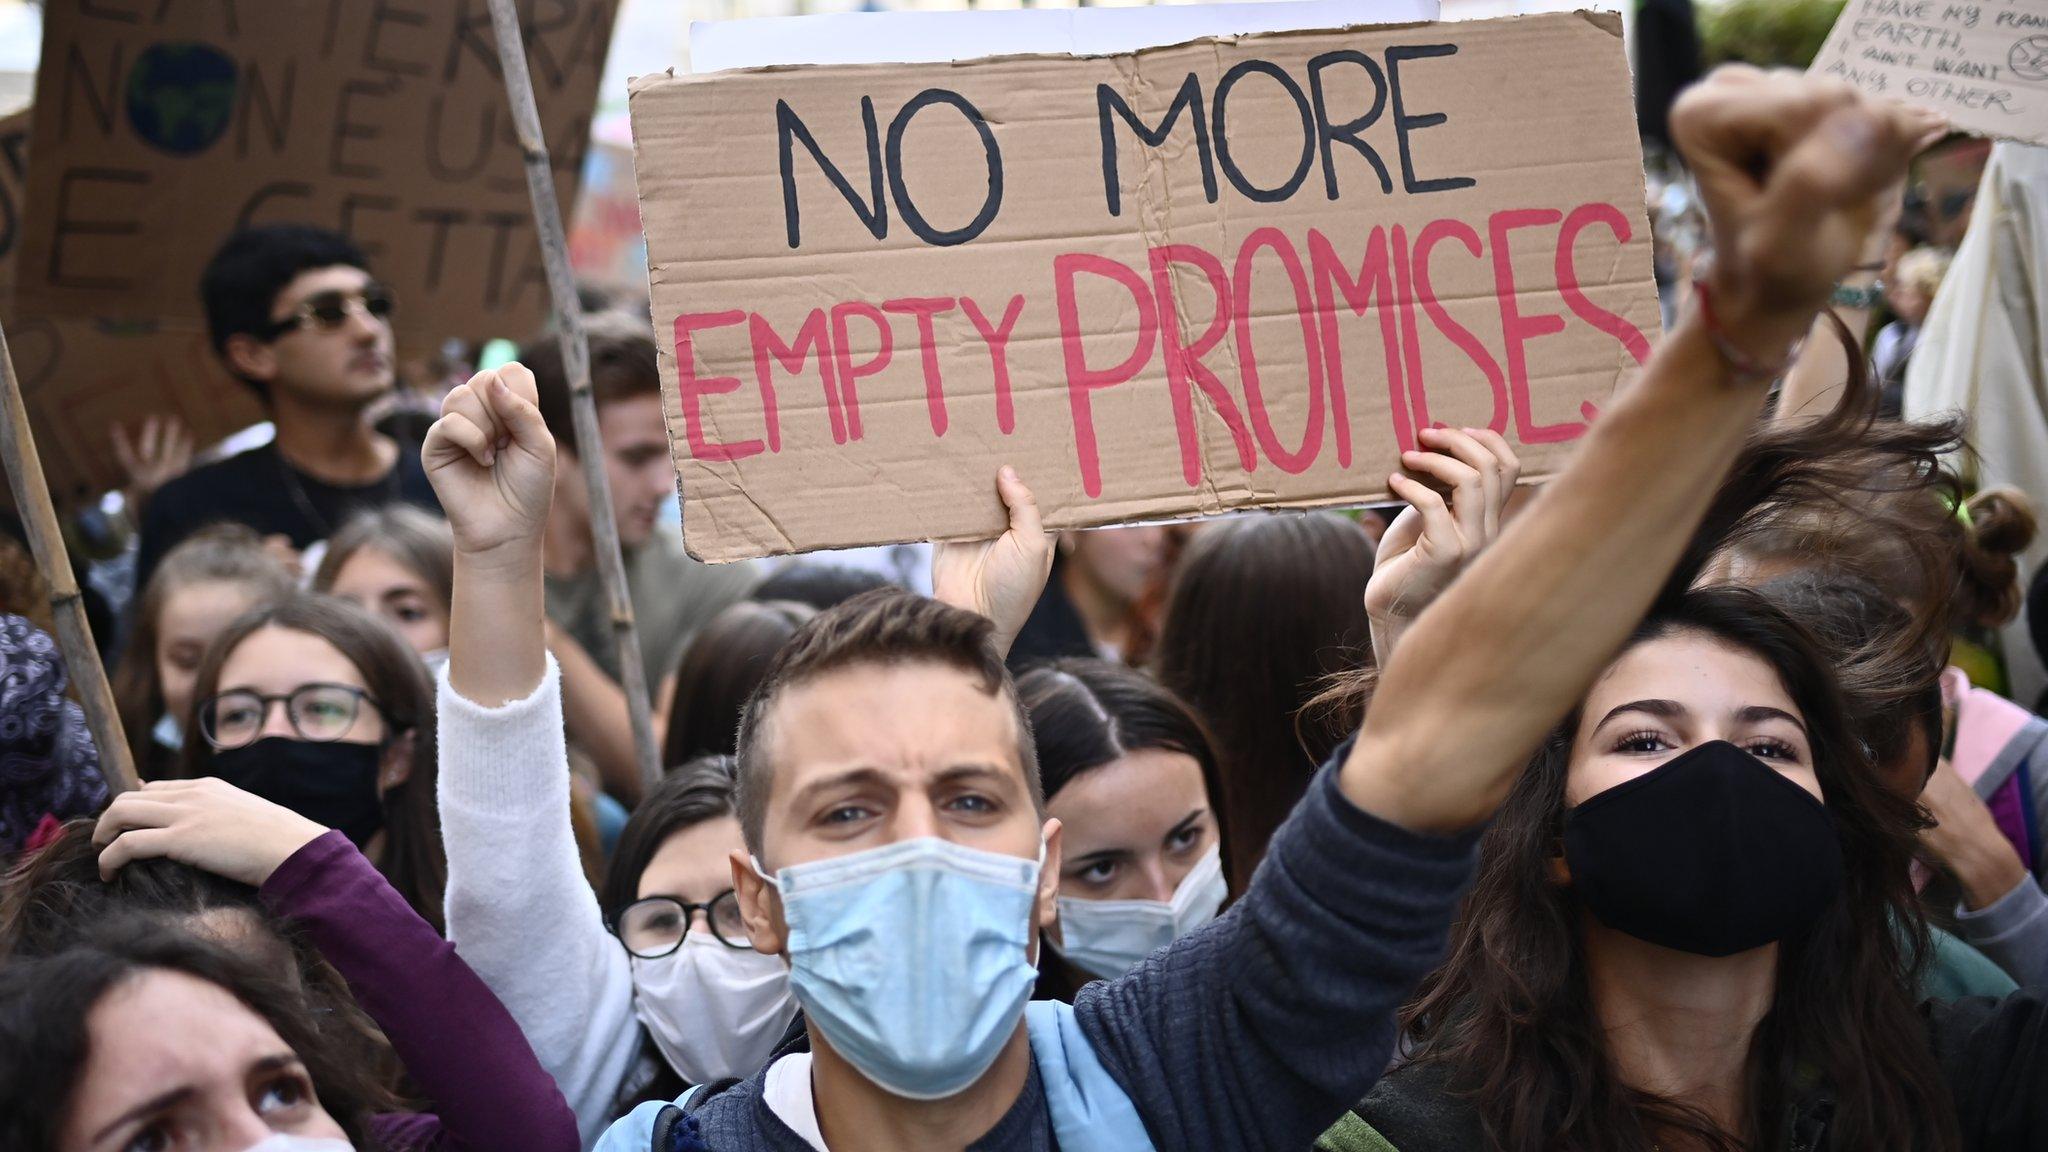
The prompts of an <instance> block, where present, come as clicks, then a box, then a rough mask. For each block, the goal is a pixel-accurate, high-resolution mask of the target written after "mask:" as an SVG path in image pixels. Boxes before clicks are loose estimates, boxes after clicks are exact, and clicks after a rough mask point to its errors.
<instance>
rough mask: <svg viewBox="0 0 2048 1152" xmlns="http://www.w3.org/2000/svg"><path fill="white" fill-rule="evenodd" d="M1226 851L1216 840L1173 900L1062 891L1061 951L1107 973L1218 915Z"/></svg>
mask: <svg viewBox="0 0 2048 1152" xmlns="http://www.w3.org/2000/svg"><path fill="white" fill-rule="evenodd" d="M1228 891H1229V890H1228V888H1227V887H1226V886H1225V884H1224V881H1223V854H1222V850H1221V849H1220V848H1219V847H1217V846H1211V847H1210V849H1209V851H1208V852H1206V853H1204V854H1203V856H1202V858H1201V860H1200V861H1198V862H1196V864H1195V866H1194V869H1193V870H1192V871H1190V872H1189V873H1188V874H1187V875H1186V876H1184V877H1182V878H1181V882H1180V885H1179V887H1176V888H1175V889H1174V890H1173V901H1172V902H1171V903H1163V902H1161V901H1158V900H1077V899H1075V898H1073V897H1071V896H1062V897H1060V938H1061V940H1062V941H1063V942H1062V943H1061V945H1060V954H1061V955H1063V956H1065V957H1066V958H1067V959H1069V960H1072V961H1073V962H1074V963H1076V964H1078V965H1080V966H1081V967H1082V968H1084V969H1086V970H1087V971H1089V972H1091V973H1093V974H1095V975H1097V976H1102V977H1106V978H1115V977H1117V976H1121V975H1123V974H1124V973H1125V972H1127V971H1129V970H1130V969H1131V968H1132V967H1134V966H1135V965H1136V964H1137V963H1138V961H1140V960H1143V959H1144V958H1145V957H1147V956H1149V955H1151V954H1152V953H1154V952H1156V951H1158V950H1159V949H1161V948H1164V947H1166V946H1167V945H1168V944H1171V943H1173V942H1174V941H1175V940H1178V939H1180V938H1181V937H1183V936H1185V935H1187V934H1188V933H1190V932H1193V931H1194V930H1195V929H1197V928H1200V927H1201V926H1202V925H1204V924H1207V923H1208V922H1209V921H1211V920H1214V919H1215V918H1216V910H1217V909H1219V908H1221V907H1223V898H1224V896H1225V895H1227V894H1228Z"/></svg>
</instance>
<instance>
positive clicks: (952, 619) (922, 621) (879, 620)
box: [733, 588, 1045, 855]
mask: <svg viewBox="0 0 2048 1152" xmlns="http://www.w3.org/2000/svg"><path fill="white" fill-rule="evenodd" d="M994 630H995V625H993V624H991V623H989V621H988V618H987V617H985V616H981V615H979V614H977V613H974V612H969V611H967V610H966V609H964V608H954V607H952V606H950V605H946V604H941V603H939V602H938V601H936V600H928V599H926V598H925V597H922V596H918V595H915V594H913V593H910V592H905V591H903V590H901V589H898V588H878V589H876V590H875V591H873V592H868V593H865V594H863V595H860V596H856V597H854V598H853V599H851V600H848V601H847V602H846V603H844V604H841V605H839V606H838V607H837V608H833V609H832V610H830V611H828V612H821V613H819V614H818V615H816V616H813V617H811V619H810V620H809V621H808V622H806V623H805V624H804V626H803V627H801V628H799V629H797V631H796V634H795V635H794V636H791V637H790V639H789V642H788V643H787V644H784V645H783V646H782V650H781V651H779V652H777V653H776V654H775V659H774V660H773V661H771V662H770V663H769V665H768V671H767V674H766V675H764V676H763V677H762V679H761V686H760V688H759V689H757V690H756V691H755V693H754V698H753V699H752V700H751V701H749V702H748V703H747V707H746V711H745V713H744V714H743V715H742V716H741V717H740V731H739V751H738V760H739V768H738V772H737V774H736V779H735V780H734V784H733V806H734V808H735V809H737V810H738V812H739V816H740V830H741V831H742V832H743V833H745V835H746V838H747V848H748V850H749V851H751V852H754V853H755V854H757V855H758V854H759V853H760V851H761V833H762V830H763V828H765V827H766V825H767V823H768V793H769V785H770V784H771V782H772V780H773V776H772V774H773V772H774V765H773V764H770V763H769V762H768V754H767V749H766V748H765V747H764V746H763V745H764V744H765V736H764V734H763V728H764V727H765V726H766V724H767V718H768V715H769V713H770V712H771V711H773V710H774V707H775V700H776V698H777V697H778V696H780V695H781V694H782V693H783V692H786V691H788V690H789V689H791V688H794V687H797V686H799V685H802V684H804V683H807V682H809V681H811V680H815V679H817V678H818V677H820V676H824V675H826V674H828V673H831V672H837V671H840V670H842V669H845V668H851V667H855V666H858V665H863V664H869V665H873V664H880V665H894V664H914V663H929V664H939V665H942V666H944V667H948V668H954V669H958V670H959V671H962V672H965V673H968V674H969V675H971V676H973V677H974V679H975V682H976V683H977V684H978V685H979V686H980V688H981V690H982V691H983V692H985V693H987V694H988V695H990V696H995V697H1000V698H1004V699H1007V700H1008V701H1009V702H1010V705H1011V707H1012V708H1013V710H1014V711H1015V716H1016V725H1017V759H1018V761H1019V762H1020V763H1021V764H1022V765H1023V768H1024V780H1025V783H1026V785H1027V786H1028V788H1029V790H1030V793H1031V801H1032V803H1033V804H1034V805H1036V806H1037V807H1038V808H1040V809H1041V810H1043V808H1044V807H1045V795H1044V792H1043V791H1042V790H1041V788H1040V786H1039V782H1038V754H1037V752H1036V750H1035V749H1034V748H1033V746H1032V742H1031V718H1030V717H1029V716H1028V715H1026V713H1025V711H1024V706H1023V704H1021V703H1019V702H1018V699H1017V687H1016V685H1015V684H1013V683H1012V682H1011V680H1010V671H1009V669H1008V668H1006V667H1004V665H1003V658H1002V657H1001V656H999V655H997V654H996V650H995V648H994V647H993V646H991V645H990V644H989V636H990V634H991V633H992V632H993V631H994Z"/></svg>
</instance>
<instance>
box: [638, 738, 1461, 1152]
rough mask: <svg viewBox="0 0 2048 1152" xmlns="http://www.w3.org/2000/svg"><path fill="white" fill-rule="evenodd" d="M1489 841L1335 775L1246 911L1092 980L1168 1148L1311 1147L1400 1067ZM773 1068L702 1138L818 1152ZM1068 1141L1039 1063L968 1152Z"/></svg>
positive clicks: (1118, 1066) (1099, 1010) (714, 1108)
mask: <svg viewBox="0 0 2048 1152" xmlns="http://www.w3.org/2000/svg"><path fill="white" fill-rule="evenodd" d="M1477 839H1478V837H1477V834H1476V833H1468V834H1464V835H1459V836H1451V837H1434V836H1423V835H1418V834H1416V833H1413V832H1408V831H1406V830H1404V829H1401V828H1398V827H1396V826H1394V825H1391V824H1387V823H1385V822H1383V821H1381V820H1378V819H1375V818H1374V817H1373V816H1371V815H1369V814H1367V813H1365V812H1362V811H1360V810H1359V809H1357V808H1355V807H1353V806H1352V804H1351V802H1350V801H1349V800H1346V799H1345V798H1344V796H1343V795H1342V793H1341V792H1340V791H1339V789H1338V786H1337V779H1336V769H1335V768H1334V767H1332V768H1326V769H1324V771H1323V772H1322V774H1321V775H1320V776H1319V777H1318V778H1317V779H1316V781H1315V783H1314V785H1313V786H1312V787H1311V788H1310V789H1309V793H1308V795H1307V796H1306V797H1305V798H1304V799H1303V800H1302V803H1301V805H1300V807H1298V808H1297V809H1295V812H1294V817H1293V818H1292V819H1291V820H1289V821H1288V822H1287V824H1286V825H1285V826H1283V827H1282V828H1281V829H1280V831H1279V833H1278V834H1277V835H1275V836H1274V838H1273V844H1272V847H1271V849H1270V850H1269V851H1268V852H1267V854H1266V860H1265V863H1264V864H1263V865H1261V866H1260V868H1259V871H1258V875H1257V876H1256V877H1255V878H1254V880H1253V882H1252V887H1251V890H1250V891H1249V892H1247V893H1246V894H1245V896H1244V897H1243V898H1242V899H1240V900H1239V901H1238V902H1237V904H1236V905H1234V906H1233V907H1232V908H1231V909H1230V910H1229V911H1228V912H1225V913H1224V914H1223V915H1222V916H1220V917H1218V918H1217V919H1215V920H1213V921H1211V922H1210V923H1209V924H1207V925H1204V926H1203V927H1202V928H1200V929H1198V930H1196V931H1195V932H1193V933H1191V934H1189V935H1187V936H1184V937H1182V938H1181V939H1179V940H1177V941H1175V942H1174V943H1173V945H1172V946H1171V947H1169V948H1164V949H1161V950H1160V951H1159V952H1157V953H1154V954H1153V955H1152V956H1150V957H1148V958H1147V959H1146V960H1144V961H1143V962H1142V963H1140V964H1139V965H1138V966H1137V967H1136V968H1134V969H1132V970H1131V971H1130V972H1129V973H1126V974H1125V975H1124V976H1122V977H1119V978H1118V979H1115V980H1100V981H1096V982H1094V983H1091V984H1088V985H1087V986H1086V987H1084V988H1083V989H1082V990H1081V992H1080V993H1079V995H1077V996H1076V997H1075V1000H1074V1013H1075V1022H1076V1023H1077V1024H1078V1025H1079V1027H1080V1029H1081V1031H1082V1032H1083V1033H1084V1034H1085V1035H1086V1037H1087V1040H1088V1043H1089V1045H1090V1047H1092V1048H1093V1049H1094V1054H1095V1056H1096V1057H1097V1058H1098V1059H1099V1060H1100V1061H1101V1063H1102V1066H1103V1067H1104V1069H1105V1070H1106V1071H1107V1072H1108V1073H1109V1074H1110V1075H1111V1076H1112V1077H1113V1078H1114V1079H1115V1080H1116V1081H1117V1083H1118V1084H1119V1085H1120V1086H1121V1087H1122V1088H1123V1089H1124V1091H1125V1093H1126V1095H1128V1097H1129V1098H1130V1101H1131V1103H1132V1104H1133V1105H1134V1106H1135V1109H1136V1111H1137V1113H1138V1115H1139V1117H1140V1118H1141V1119H1142V1121H1143V1122H1144V1124H1145V1127H1146V1129H1147V1131H1148V1132H1149V1133H1150V1135H1151V1138H1152V1143H1153V1145H1154V1147H1157V1148H1160V1149H1201V1150H1203V1152H1268V1150H1271V1152H1299V1150H1300V1149H1303V1148H1306V1147H1308V1146H1309V1145H1310V1144H1311V1143H1312V1142H1313V1141H1314V1139H1315V1134H1316V1133H1317V1132H1320V1131H1322V1130H1323V1129H1324V1128H1326V1127H1328V1126H1329V1124H1330V1122H1331V1121H1332V1120H1334V1119H1335V1118H1336V1117H1337V1116H1339V1115H1341V1114H1342V1113H1343V1110H1344V1103H1343V1102H1344V1101H1345V1100H1349V1099H1356V1097H1357V1095H1358V1093H1360V1092H1362V1091H1364V1089H1365V1087H1366V1086H1367V1085H1369V1084H1370V1083H1371V1082H1372V1081H1373V1079H1374V1078H1376V1077H1377V1076H1378V1075H1379V1074H1380V1072H1381V1070H1382V1069H1384V1068H1385V1067H1386V1064H1387V1059H1388V1057H1389V1056H1390V1055H1391V1054H1392V1051H1393V1040H1394V1009H1395V1007H1396V1006H1397V1005H1399V1004H1400V1002H1401V1001H1402V1000H1404V999H1406V998H1407V996H1408V994H1409V993H1410V992H1411V991H1412V990H1413V988H1414V986H1415V983H1416V981H1417V980H1419V979H1420V978H1421V977H1422V975H1423V974H1424V973H1425V972H1427V971H1429V969H1430V968H1431V967H1433V966H1434V965H1435V964H1436V963H1437V962H1438V960H1439V959H1440V958H1441V957H1442V954H1443V947H1444V940H1445V937H1446V935H1447V934H1448V933H1449V930H1450V923H1451V915H1452V912H1453V911H1454V910H1455V909H1456V907H1457V903H1458V899H1459V897H1460V895H1461V894H1462V892H1463V891H1464V887H1465V884H1466V882H1467V881H1468V879H1469V878H1470V876H1471V872H1472V864H1473V860H1474V858H1475V848H1476V844H1477ZM766 1076H767V1071H766V1069H763V1071H762V1072H761V1073H759V1074H757V1075H756V1076H755V1077H754V1078H753V1079H752V1080H749V1081H747V1082H745V1083H742V1084H739V1085H737V1086H734V1087H731V1088H729V1089H726V1090H725V1091H722V1092H719V1093H717V1094H716V1095H712V1096H711V1097H710V1098H709V1099H708V1100H706V1101H705V1102H704V1103H703V1105H702V1106H701V1107H699V1108H698V1109H697V1110H696V1111H695V1112H694V1113H693V1114H692V1115H691V1117H690V1119H691V1121H692V1125H691V1126H692V1127H694V1128H695V1129H696V1135H695V1137H693V1138H698V1139H701V1141H702V1143H703V1144H704V1145H705V1146H708V1147H709V1148H712V1149H716V1150H717V1152H809V1145H808V1143H807V1142H805V1141H804V1140H802V1139H801V1138H800V1137H798V1136H797V1135H796V1134H795V1133H793V1132H791V1131H790V1130H789V1128H788V1127H787V1126H786V1125H784V1124H783V1123H782V1122H781V1121H780V1120H779V1119H777V1118H776V1117H775V1115H774V1113H773V1111H772V1109H771V1108H770V1107H769V1106H768V1105H767V1104H766V1103H765V1101H764V1100H763V1099H762V1089H763V1085H764V1084H765V1081H766ZM661 1111H662V1109H661V1108H659V1107H658V1106H657V1107H650V1106H647V1105H643V1106H642V1107H641V1108H639V1109H635V1111H634V1112H633V1114H632V1115H631V1116H629V1117H627V1118H626V1119H625V1120H622V1121H620V1122H619V1124H616V1125H614V1126H613V1128H612V1130H611V1132H609V1133H607V1134H606V1137H605V1141H606V1142H600V1145H599V1147H601V1148H608V1147H617V1148H632V1149H635V1150H636V1152H637V1149H640V1148H646V1147H649V1143H648V1140H649V1138H650V1137H651V1136H652V1135H653V1133H654V1126H655V1124H656V1122H657V1117H658V1116H659V1114H660V1113H661ZM642 1133H645V1134H646V1135H641V1134H642ZM607 1142H609V1143H607ZM689 1146H690V1145H689V1144H687V1143H676V1144H671V1145H670V1146H669V1147H671V1148H687V1147H689ZM1055 1147H1056V1144H1055V1142H1054V1138H1053V1129H1052V1120H1051V1113H1050V1111H1049V1106H1048V1104H1047V1102H1046V1096H1045V1091H1044V1089H1043V1087H1042V1086H1041V1081H1040V1079H1039V1071H1038V1067H1037V1064H1036V1061H1035V1060H1034V1062H1033V1064H1032V1067H1031V1072H1030V1077H1029V1079H1028V1080H1027V1082H1026V1083H1025V1085H1024V1089H1023V1091H1022V1092H1021V1093H1020V1094H1019V1095H1018V1097H1017V1101H1016V1103H1015V1104H1014V1105H1012V1107H1011V1108H1010V1110H1009V1112H1008V1113H1007V1114H1006V1115H1005V1116H1004V1117H1003V1118H1002V1119H1000V1120H999V1121H997V1122H996V1125H995V1127H994V1128H992V1129H990V1130H989V1131H988V1132H987V1133H985V1134H983V1135H982V1136H981V1137H980V1138H979V1139H977V1140H975V1141H974V1142H973V1143H972V1144H970V1145H969V1148H970V1150H971V1152H1052V1149H1054V1148H1055Z"/></svg>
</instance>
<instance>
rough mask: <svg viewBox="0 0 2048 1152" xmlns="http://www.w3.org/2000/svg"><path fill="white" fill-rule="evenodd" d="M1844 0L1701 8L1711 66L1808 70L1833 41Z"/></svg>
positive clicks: (1739, 1) (1738, 1)
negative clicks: (1829, 40)
mask: <svg viewBox="0 0 2048 1152" xmlns="http://www.w3.org/2000/svg"><path fill="white" fill-rule="evenodd" d="M1842 4H1843V0H1727V2H1726V3H1720V4H1716V3H1712V2H1711V0H1709V2H1707V3H1701V4H1700V5H1699V24H1700V39H1701V41H1702V42H1703V44H1704V47H1705V52H1706V58H1707V65H1708V66H1709V67H1712V66H1713V65H1715V64H1725V63H1728V62H1729V61H1740V62H1742V63H1745V64H1754V65H1756V66H1757V67H1759V68H1804V67H1806V66H1807V65H1808V64H1810V63H1812V62H1813V58H1814V55H1815V54H1816V53H1818V52H1819V51H1820V46H1821V45H1822V44H1823V43H1825V42H1826V41H1827V38H1828V31H1829V29H1832V28H1833V27H1834V26H1835V17H1837V16H1840V15H1841V14H1842Z"/></svg>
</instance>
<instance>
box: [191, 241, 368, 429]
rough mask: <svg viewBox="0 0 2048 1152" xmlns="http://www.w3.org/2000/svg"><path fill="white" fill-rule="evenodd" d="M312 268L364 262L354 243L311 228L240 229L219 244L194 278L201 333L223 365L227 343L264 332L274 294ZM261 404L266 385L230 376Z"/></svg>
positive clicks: (266, 395) (267, 394)
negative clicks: (202, 317) (202, 316)
mask: <svg viewBox="0 0 2048 1152" xmlns="http://www.w3.org/2000/svg"><path fill="white" fill-rule="evenodd" d="M318 268H360V269H362V270H364V271H366V272H367V271H369V268H370V262H369V260H368V259H367V258H366V257H365V256H364V255H363V250H362V249H361V248H358V247H356V245H355V242H354V241H352V240H350V239H349V238H348V237H346V236H343V235H342V234H341V233H339V232H332V231H329V230H328V229H325V228H317V227H314V226H313V225H311V224H262V225H258V226H256V227H253V228H244V229H241V230H240V231H238V232H236V233H234V234H233V235H231V236H229V237H228V238H227V239H226V240H224V241H222V242H221V246H220V247H219V248H218V249H216V250H215V251H214V253H213V259H211V260H209V261H207V264H206V271H205V272H203V273H201V275H200V277H199V296H200V301H201V303H202V304H204V305H205V308H206V331H207V335H209V336H210V337H212V339H213V350H214V352H215V354H217V355H219V356H220V357H221V358H222V359H223V361H225V359H226V357H227V347H228V339H229V338H230V337H233V336H238V335H243V334H249V335H260V334H262V333H264V332H268V331H269V330H270V310H271V308H272V307H274V306H276V304H277V294H278V293H280V292H282V291H284V289H285V286H286V285H287V284H290V283H291V282H292V281H293V280H294V279H296V278H297V277H298V276H299V274H300V273H302V272H311V271H313V270H315V269H318ZM236 377H237V379H240V380H241V381H242V383H244V384H247V385H248V386H249V387H250V388H253V389H255V391H256V395H257V396H258V397H260V398H262V399H264V400H268V399H269V398H270V389H269V387H268V385H266V384H264V383H263V382H262V381H260V380H251V379H249V378H247V377H244V376H241V375H240V374H239V373H237V374H236Z"/></svg>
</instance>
